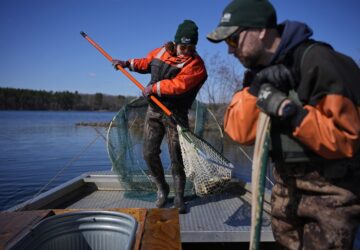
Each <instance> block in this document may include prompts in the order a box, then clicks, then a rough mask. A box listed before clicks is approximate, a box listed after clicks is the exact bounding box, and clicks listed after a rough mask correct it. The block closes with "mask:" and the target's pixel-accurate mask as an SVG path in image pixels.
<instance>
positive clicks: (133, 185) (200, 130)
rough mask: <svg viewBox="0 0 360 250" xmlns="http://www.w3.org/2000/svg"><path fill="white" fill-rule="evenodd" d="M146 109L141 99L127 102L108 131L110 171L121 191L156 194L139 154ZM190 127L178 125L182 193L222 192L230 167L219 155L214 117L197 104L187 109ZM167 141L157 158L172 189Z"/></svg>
mask: <svg viewBox="0 0 360 250" xmlns="http://www.w3.org/2000/svg"><path fill="white" fill-rule="evenodd" d="M147 106H148V102H147V100H146V99H145V98H143V97H140V98H136V99H134V100H132V101H130V102H129V103H128V104H126V105H124V106H123V108H122V109H121V110H120V111H119V112H118V113H117V114H116V115H115V117H114V118H113V120H112V121H111V123H110V125H109V128H108V133H107V151H108V154H109V157H110V160H111V162H112V171H113V172H115V173H116V174H117V175H118V178H119V181H120V184H121V187H122V189H124V190H129V191H130V190H131V191H134V190H148V191H156V187H155V185H154V184H153V183H152V182H151V180H150V175H149V171H148V169H147V166H146V163H145V161H144V159H143V153H142V150H143V127H144V120H145V113H146V110H147ZM189 126H190V127H189V129H184V128H181V127H180V126H177V127H178V131H179V140H180V145H181V153H182V157H183V162H184V167H185V174H186V176H187V181H186V187H185V191H186V193H187V194H189V193H196V195H198V196H206V195H210V194H214V193H218V192H221V191H222V190H223V188H224V187H225V186H226V184H227V183H228V182H229V181H230V179H231V171H232V168H233V166H232V164H231V163H230V162H229V161H228V160H227V159H226V158H224V157H223V156H222V150H223V133H222V129H221V127H220V126H219V124H218V122H217V120H216V118H215V116H214V114H213V113H212V112H211V111H210V110H209V109H208V108H207V107H206V105H205V104H203V103H201V102H199V101H195V102H194V104H193V106H192V108H191V110H189ZM166 140H167V138H166V136H165V137H164V140H163V142H162V144H161V155H160V157H161V160H162V163H163V168H164V172H165V178H166V181H167V182H168V183H169V184H170V187H173V185H172V182H173V180H172V176H171V164H170V157H169V153H168V148H167V141H166ZM205 140H206V141H205Z"/></svg>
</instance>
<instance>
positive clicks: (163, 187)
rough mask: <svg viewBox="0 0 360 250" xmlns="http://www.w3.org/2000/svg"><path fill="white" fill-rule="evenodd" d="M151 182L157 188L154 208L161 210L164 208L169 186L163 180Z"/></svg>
mask: <svg viewBox="0 0 360 250" xmlns="http://www.w3.org/2000/svg"><path fill="white" fill-rule="evenodd" d="M152 180H153V182H154V183H155V185H156V188H157V192H156V194H157V198H156V203H155V204H156V207H158V208H161V207H164V205H165V204H166V201H167V197H168V195H169V192H170V187H169V184H167V183H166V181H165V179H164V178H162V179H161V178H152Z"/></svg>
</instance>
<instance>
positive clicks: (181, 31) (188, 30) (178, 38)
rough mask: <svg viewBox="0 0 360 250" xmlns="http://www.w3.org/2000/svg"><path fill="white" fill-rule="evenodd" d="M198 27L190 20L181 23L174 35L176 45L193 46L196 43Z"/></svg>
mask: <svg viewBox="0 0 360 250" xmlns="http://www.w3.org/2000/svg"><path fill="white" fill-rule="evenodd" d="M198 36H199V34H198V27H197V26H196V24H195V23H194V22H193V21H191V20H184V22H183V23H181V24H180V25H179V27H178V29H177V31H176V34H175V43H176V44H194V45H196V44H197V42H198Z"/></svg>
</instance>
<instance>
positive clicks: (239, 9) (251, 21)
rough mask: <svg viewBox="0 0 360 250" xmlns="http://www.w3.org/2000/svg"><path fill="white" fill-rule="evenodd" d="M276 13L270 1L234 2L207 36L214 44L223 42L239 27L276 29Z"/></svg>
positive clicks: (249, 0) (234, 0)
mask: <svg viewBox="0 0 360 250" xmlns="http://www.w3.org/2000/svg"><path fill="white" fill-rule="evenodd" d="M276 25H277V20H276V11H275V9H274V7H273V6H272V4H271V3H270V2H269V1H268V0H233V1H232V2H231V3H230V4H229V5H228V6H227V7H226V8H225V9H224V11H223V15H222V17H221V20H220V23H219V25H218V27H217V28H216V29H215V30H214V31H213V32H211V33H210V34H208V35H207V38H208V39H209V40H210V41H211V42H214V43H217V42H221V41H223V40H225V39H226V38H228V37H229V36H230V35H231V34H233V33H234V32H235V31H236V30H238V29H239V27H244V28H274V27H276Z"/></svg>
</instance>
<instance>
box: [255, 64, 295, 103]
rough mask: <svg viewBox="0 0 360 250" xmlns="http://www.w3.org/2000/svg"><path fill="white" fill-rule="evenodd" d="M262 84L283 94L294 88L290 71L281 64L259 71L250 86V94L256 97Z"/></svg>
mask: <svg viewBox="0 0 360 250" xmlns="http://www.w3.org/2000/svg"><path fill="white" fill-rule="evenodd" d="M263 83H270V84H272V85H273V86H275V87H276V88H277V89H279V90H280V91H282V92H284V93H288V92H289V90H290V89H293V88H294V87H295V81H294V77H293V75H292V73H291V71H290V70H289V69H288V68H287V67H286V66H284V65H283V64H276V65H272V66H270V67H267V68H265V69H263V70H261V71H259V72H258V73H257V74H256V76H255V78H254V81H253V83H252V84H251V86H250V93H251V94H253V95H255V96H257V94H258V92H259V89H260V86H261V85H262V84H263Z"/></svg>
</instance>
